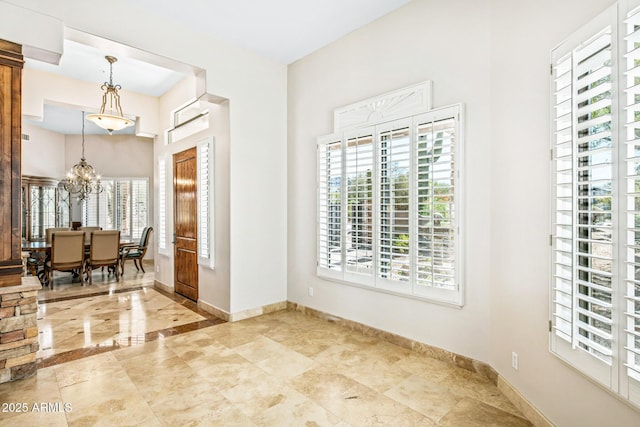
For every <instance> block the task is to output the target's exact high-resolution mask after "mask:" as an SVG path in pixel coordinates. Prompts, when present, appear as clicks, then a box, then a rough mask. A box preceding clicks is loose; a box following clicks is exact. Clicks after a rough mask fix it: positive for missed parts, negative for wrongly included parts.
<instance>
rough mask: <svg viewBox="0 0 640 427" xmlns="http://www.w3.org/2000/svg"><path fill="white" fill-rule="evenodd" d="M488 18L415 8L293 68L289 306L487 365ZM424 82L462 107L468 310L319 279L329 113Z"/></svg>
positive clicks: (471, 2)
mask: <svg viewBox="0 0 640 427" xmlns="http://www.w3.org/2000/svg"><path fill="white" fill-rule="evenodd" d="M452 17H455V19H452ZM489 18H490V13H489V9H488V7H487V3H486V2H478V1H475V0H467V1H455V2H442V1H416V2H412V3H410V4H408V5H407V6H405V7H403V8H401V9H399V10H398V11H396V12H394V13H391V14H390V15H387V16H386V17H383V18H382V19H380V20H378V21H376V22H374V23H372V24H370V25H367V26H366V27H364V28H362V29H360V30H358V31H355V32H353V33H351V34H349V35H348V36H346V37H344V38H343V39H340V40H339V41H337V42H335V43H333V44H331V45H329V46H328V47H325V48H323V49H320V50H319V51H317V52H315V53H313V54H312V55H309V56H307V57H306V58H303V59H302V60H300V61H298V62H296V63H294V64H292V65H290V67H289V152H288V153H289V166H288V167H289V180H288V185H289V205H288V206H289V208H288V209H289V214H288V217H289V223H288V227H289V228H288V236H289V252H288V254H289V256H288V271H289V281H288V298H289V300H290V301H294V302H297V303H301V304H303V305H305V306H310V307H313V308H316V309H318V310H321V311H324V312H329V313H332V314H335V315H338V316H341V317H345V318H348V319H351V320H354V321H357V322H361V323H365V324H367V325H370V326H373V327H376V328H379V329H383V330H386V331H390V332H394V333H396V334H400V335H402V336H405V337H409V338H412V339H415V340H418V341H421V342H425V343H429V344H431V345H434V346H438V347H441V348H445V349H448V350H451V351H454V352H456V353H459V354H463V355H466V356H469V357H473V358H475V359H479V360H483V361H488V360H489V356H490V352H489V343H490V337H489V307H490V284H489V266H490V251H489V243H490V233H489V224H490V221H491V205H490V197H491V193H490V184H491V182H490V180H491V174H490V171H491V157H490V144H491V138H490V126H489V125H490V120H491V116H490V111H489V108H488V103H489V101H490V91H489V82H490V71H491V63H490V28H489V26H488V25H487V24H488V22H489ZM424 80H432V81H433V87H434V97H433V101H434V106H435V107H442V106H446V105H450V104H454V103H459V102H464V103H465V107H466V123H465V124H464V126H465V134H466V141H465V144H466V150H467V156H468V157H467V158H468V159H469V161H468V162H467V166H468V168H467V170H466V193H467V205H468V206H469V212H468V216H467V220H466V223H465V224H464V226H465V229H466V234H467V244H466V254H465V255H466V271H467V280H466V287H467V291H466V304H465V306H464V308H462V309H457V308H452V307H447V306H442V305H438V304H434V303H429V302H424V301H419V300H414V299H409V298H403V297H397V296H390V295H388V294H383V293H378V292H373V291H369V290H365V289H361V288H355V287H350V286H346V285H342V284H337V283H333V282H329V281H325V280H321V279H319V278H318V277H317V276H316V273H315V272H316V242H317V239H316V223H315V221H316V191H315V188H316V145H315V144H316V137H318V136H320V135H323V134H327V133H331V132H332V129H333V123H332V113H333V109H335V108H337V107H341V106H343V105H346V104H350V103H353V102H356V101H359V100H362V99H365V98H368V97H371V96H375V95H378V94H381V93H384V92H388V91H391V90H394V89H399V88H402V87H405V86H408V85H411V84H414V83H418V82H421V81H424ZM310 286H312V287H313V288H314V296H313V297H310V296H309V295H308V291H307V288H308V287H310Z"/></svg>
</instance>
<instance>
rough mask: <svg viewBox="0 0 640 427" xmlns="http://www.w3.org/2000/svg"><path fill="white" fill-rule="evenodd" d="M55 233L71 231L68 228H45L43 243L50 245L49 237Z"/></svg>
mask: <svg viewBox="0 0 640 427" xmlns="http://www.w3.org/2000/svg"><path fill="white" fill-rule="evenodd" d="M57 231H71V229H70V228H68V227H67V228H64V227H51V228H47V229H46V230H44V239H45V242H47V243H51V235H52V234H53V233H55V232H57Z"/></svg>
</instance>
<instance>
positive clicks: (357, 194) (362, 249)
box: [343, 128, 375, 283]
mask: <svg viewBox="0 0 640 427" xmlns="http://www.w3.org/2000/svg"><path fill="white" fill-rule="evenodd" d="M374 135H375V131H374V129H373V128H365V129H362V130H358V131H353V132H350V133H348V134H346V135H345V147H344V162H345V165H344V168H345V175H344V177H345V180H346V182H345V193H346V194H345V195H344V196H346V212H344V213H343V217H345V227H346V228H345V230H344V231H345V235H344V236H343V244H344V247H345V250H344V253H345V271H346V272H347V273H349V274H350V277H351V279H352V280H355V281H357V282H364V283H371V281H370V279H367V278H368V277H371V276H372V275H373V250H374V248H373V228H374V225H373V220H374V204H373V202H374V200H373V185H374V173H375V171H374V148H373V146H374V144H373V142H374ZM344 196H343V197H344Z"/></svg>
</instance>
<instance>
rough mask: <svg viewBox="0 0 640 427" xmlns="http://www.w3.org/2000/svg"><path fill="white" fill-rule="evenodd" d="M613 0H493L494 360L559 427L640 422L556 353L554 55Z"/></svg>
mask: <svg viewBox="0 0 640 427" xmlns="http://www.w3.org/2000/svg"><path fill="white" fill-rule="evenodd" d="M612 3H613V2H612V1H611V0H589V1H584V0H565V1H561V2H559V1H555V0H541V1H535V2H533V1H531V2H530V1H526V2H525V1H517V2H514V1H510V0H493V1H492V2H491V6H492V19H491V23H490V24H491V28H492V37H491V46H492V52H491V62H492V66H493V69H492V78H491V81H490V85H491V103H490V108H491V112H492V114H491V135H492V138H491V140H492V145H491V157H492V159H493V165H494V167H493V168H492V173H491V188H492V190H493V194H492V201H491V208H492V215H491V295H492V298H491V358H490V362H491V365H492V366H493V367H494V368H495V369H496V370H498V372H500V374H502V375H503V376H504V377H505V378H506V379H507V380H508V381H509V382H510V383H512V384H513V385H514V386H516V388H517V389H518V390H520V391H521V392H522V393H523V394H524V395H525V396H526V397H527V398H528V399H529V400H530V401H531V402H533V403H534V404H535V405H536V406H537V407H538V408H539V409H540V410H541V411H542V412H543V413H544V414H545V415H546V416H547V417H549V418H550V419H551V420H552V421H553V422H554V423H556V424H557V425H559V426H603V425H607V426H638V425H640V412H638V411H634V410H632V409H630V407H628V406H626V405H625V404H623V403H621V402H620V401H619V400H617V399H616V398H615V397H613V396H612V395H611V394H609V393H608V392H605V391H603V390H602V389H600V388H599V387H598V386H596V385H594V384H593V383H591V382H590V381H589V380H587V379H585V377H583V376H582V375H581V374H579V373H577V372H576V371H575V370H573V369H572V368H570V367H568V366H566V365H564V364H563V363H561V362H560V361H559V360H558V359H557V358H555V357H554V356H552V355H551V354H550V353H549V351H548V348H549V345H548V342H549V333H548V329H547V322H548V319H549V274H550V272H549V271H550V268H549V259H550V255H549V244H548V239H549V237H548V236H549V230H550V228H549V138H550V119H549V117H550V110H549V105H550V98H549V78H550V77H549V63H550V60H549V58H550V52H551V50H552V49H553V47H554V46H556V45H557V44H559V43H560V42H562V41H563V40H564V39H565V38H566V37H567V36H568V35H570V34H571V33H572V32H574V31H575V30H577V29H578V28H579V27H580V26H581V25H582V24H585V23H586V22H588V21H589V20H590V19H591V18H593V17H595V16H596V15H597V14H598V13H599V12H601V11H603V10H604V9H605V8H607V7H608V6H609V5H611V4H612ZM512 351H516V352H518V354H519V361H520V369H519V370H518V371H515V370H513V369H512V368H511V352H512Z"/></svg>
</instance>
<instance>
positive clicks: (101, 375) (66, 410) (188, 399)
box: [0, 284, 531, 427]
mask: <svg viewBox="0 0 640 427" xmlns="http://www.w3.org/2000/svg"><path fill="white" fill-rule="evenodd" d="M138 285H139V284H138ZM135 287H136V286H134V288H135ZM103 298H104V300H103ZM176 301H177V302H174V301H173V298H172V296H171V295H165V294H163V293H162V292H160V291H158V290H155V289H153V288H144V289H139V290H133V291H126V290H124V289H122V292H120V293H117V294H113V295H107V296H89V297H85V298H80V299H75V300H70V301H60V302H57V303H48V304H46V306H47V307H46V310H43V312H42V314H43V319H42V320H41V322H42V325H56V322H60V325H58V326H59V327H60V329H61V331H66V333H65V334H62V335H61V339H60V340H56V339H55V338H54V339H53V340H52V342H51V349H49V350H45V349H43V350H41V351H43V352H45V351H51V352H53V353H56V352H58V351H59V350H60V351H62V353H60V354H65V352H66V353H68V352H69V350H63V348H64V349H68V348H70V347H73V346H74V345H84V344H85V342H86V338H85V337H83V338H81V339H79V338H77V337H73V334H72V332H73V331H76V330H75V329H74V328H76V327H77V325H80V323H77V325H76V324H74V323H73V322H77V320H76V321H71V320H70V319H69V316H70V315H71V310H73V311H74V312H76V313H77V314H74V316H76V317H75V318H76V319H80V318H81V317H80V316H83V317H82V318H83V319H86V320H84V321H83V322H81V324H82V325H84V324H85V323H84V322H88V324H89V325H90V327H91V332H92V334H91V337H92V338H91V339H92V341H91V342H92V344H91V346H94V344H95V342H99V341H100V340H101V339H103V338H104V337H105V336H107V335H109V334H112V335H110V336H109V337H108V338H106V339H107V340H109V339H112V338H113V334H118V336H120V335H119V334H125V335H126V334H127V333H131V334H133V335H135V336H141V334H142V330H143V329H144V330H145V332H144V334H145V339H144V340H142V339H141V340H139V342H136V343H129V344H128V345H122V346H120V347H119V348H118V346H113V347H112V348H109V350H107V351H105V352H100V353H93V354H92V355H91V356H88V357H81V358H78V359H76V360H72V361H70V362H66V363H59V362H61V360H58V361H56V362H55V363H51V364H50V365H48V366H44V365H43V366H44V367H41V368H40V369H39V370H38V374H37V376H36V377H33V378H30V379H27V380H22V381H18V382H14V383H7V384H1V385H0V402H15V403H25V404H26V408H27V409H28V410H27V412H26V413H19V412H16V411H12V412H0V426H5V425H6V426H17V425H19V426H30V425H33V426H43V425H60V426H65V425H71V426H75V425H95V424H100V425H109V426H115V425H140V424H142V425H171V424H174V425H221V426H229V425H233V426H282V425H295V426H298V425H309V426H312V425H313V426H316V425H317V426H349V425H351V426H363V425H367V426H368V425H383V426H402V425H406V426H465V427H466V426H485V425H492V426H528V425H531V424H530V423H529V422H528V421H527V420H525V419H524V418H523V417H522V414H521V413H519V412H518V410H517V409H516V408H515V407H514V406H513V405H512V404H511V403H510V402H509V401H508V400H507V399H506V398H505V397H504V396H503V395H502V394H501V393H500V392H499V391H498V390H497V388H496V387H495V386H494V385H493V384H491V383H490V382H489V381H488V380H487V379H486V378H484V377H482V376H479V375H477V374H474V373H471V372H469V371H466V370H464V369H461V368H457V367H454V366H452V365H449V364H447V363H445V362H441V361H438V360H435V359H430V358H428V357H425V356H423V355H419V354H416V353H413V352H411V351H410V350H407V349H404V348H401V347H398V346H395V345H393V344H389V343H387V342H384V341H381V340H379V339H377V338H372V337H368V336H364V335H362V334H360V333H358V332H354V331H351V330H348V329H346V328H343V327H341V326H338V325H335V324H332V323H329V322H326V321H324V320H320V319H316V318H313V317H310V316H306V315H304V314H301V313H298V312H294V311H280V312H277V313H272V314H269V315H264V316H260V317H257V318H252V319H247V320H243V321H240V322H236V323H224V322H217V323H218V324H213V323H210V324H208V325H206V326H205V325H203V323H202V322H207V321H210V322H213V320H212V319H211V318H209V319H204V320H203V318H204V317H206V314H204V313H197V312H196V311H197V309H196V308H195V307H193V306H192V307H191V308H192V309H193V311H192V312H190V313H186V312H184V310H187V311H189V308H185V307H184V306H185V305H188V304H180V299H179V298H178V299H176ZM173 304H178V306H179V308H178V307H176V306H174V305H173ZM67 307H68V309H67ZM96 307H102V309H101V310H99V311H100V314H98V315H95V316H90V317H89V318H86V316H87V312H92V310H93V311H94V312H95V311H96V310H95V308H96ZM54 308H55V309H54ZM127 308H131V309H130V310H127ZM135 310H139V311H137V312H136V311H135ZM106 311H109V314H105V313H106ZM163 312H164V313H163ZM143 313H144V314H143ZM101 316H102V317H101ZM141 316H148V317H147V318H148V319H149V325H152V326H149V327H146V326H145V327H142V326H139V325H138V323H137V321H136V319H138V318H139V317H141ZM176 317H177V318H179V319H180V320H179V322H186V323H184V324H183V326H187V325H190V324H195V325H200V326H199V327H196V328H194V329H189V328H186V329H183V330H180V327H176V328H174V329H171V328H168V327H166V324H163V323H162V321H163V320H165V321H169V322H171V323H172V322H173V321H174V318H176ZM107 318H108V319H111V320H110V321H107V320H105V319H107ZM116 320H117V321H118V322H121V321H122V322H123V323H122V324H126V325H128V326H127V327H126V328H125V329H124V331H123V330H121V329H119V328H112V329H109V327H106V326H105V329H104V330H103V329H99V326H101V325H103V324H107V323H109V322H113V323H114V324H115V323H116V322H115V321H116ZM100 321H101V322H102V323H100ZM64 323H67V325H66V326H65V325H64ZM71 325H75V326H71ZM96 325H97V326H96ZM97 327H98V330H99V333H97V332H96V328H97ZM53 328H54V329H55V326H53ZM153 328H161V330H171V331H173V332H171V333H167V334H163V333H155V334H154V333H152V331H151V330H150V329H153ZM102 333H104V336H103V335H102ZM76 335H83V334H76ZM54 336H55V334H54ZM96 336H97V337H98V338H94V337H96ZM62 337H67V338H66V339H64V338H62ZM116 341H117V339H116ZM72 343H74V344H72ZM58 345H60V347H58ZM71 351H72V352H73V350H71ZM53 357H55V356H53ZM42 403H44V404H46V405H45V408H46V409H48V412H42V411H40V412H38V411H36V410H34V404H35V405H36V406H35V409H39V408H43V406H42V405H41V404H42Z"/></svg>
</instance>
